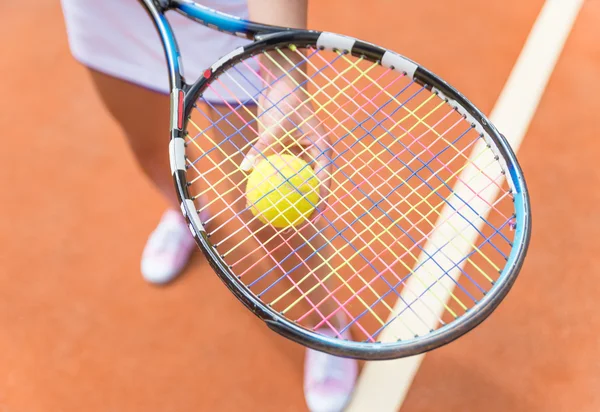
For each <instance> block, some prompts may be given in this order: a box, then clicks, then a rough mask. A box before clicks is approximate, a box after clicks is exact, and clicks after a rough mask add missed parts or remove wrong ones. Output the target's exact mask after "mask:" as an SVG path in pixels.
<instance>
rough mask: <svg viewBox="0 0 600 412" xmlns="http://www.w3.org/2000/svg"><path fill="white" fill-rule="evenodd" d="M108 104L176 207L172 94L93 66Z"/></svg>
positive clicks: (141, 161) (147, 169)
mask: <svg viewBox="0 0 600 412" xmlns="http://www.w3.org/2000/svg"><path fill="white" fill-rule="evenodd" d="M90 74H91V77H92V81H93V83H94V86H95V87H96V90H97V92H98V94H99V96H100V98H101V99H102V101H103V103H104V105H105V106H106V108H107V109H108V111H109V112H110V114H111V115H112V116H113V117H114V118H115V120H116V121H117V122H118V123H119V124H120V126H121V127H122V129H123V131H124V132H125V136H126V138H127V142H128V143H129V146H130V147H131V150H132V151H133V154H134V156H135V159H136V161H137V163H138V165H139V166H140V167H141V168H142V170H143V172H144V173H145V175H146V176H147V177H148V178H149V179H150V180H151V181H152V182H153V183H154V185H155V186H156V187H157V189H158V190H159V191H160V193H161V194H162V195H163V196H164V197H165V198H166V199H167V201H168V202H169V204H170V205H171V206H173V207H178V202H177V196H176V194H175V189H174V187H173V180H172V179H171V171H170V166H169V154H168V153H169V152H168V150H167V147H168V144H169V97H168V96H167V95H163V94H160V93H157V92H153V91H150V90H147V89H145V88H143V87H140V86H136V85H134V84H131V83H128V82H126V81H124V80H120V79H117V78H115V77H112V76H108V75H105V74H103V73H100V72H98V71H95V70H92V69H90Z"/></svg>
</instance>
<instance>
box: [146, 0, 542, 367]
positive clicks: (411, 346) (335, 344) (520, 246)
mask: <svg viewBox="0 0 600 412" xmlns="http://www.w3.org/2000/svg"><path fill="white" fill-rule="evenodd" d="M139 1H140V2H141V3H142V4H143V5H144V6H145V8H146V10H147V11H148V13H149V15H150V17H151V18H152V21H153V22H154V25H155V26H156V29H157V31H158V33H159V35H160V37H161V41H162V44H163V49H164V52H165V55H166V59H167V65H168V69H169V83H170V86H171V90H172V92H171V128H170V143H169V154H170V160H171V170H172V173H173V179H174V182H175V187H176V189H177V195H178V198H179V201H180V202H181V211H182V213H183V214H184V216H185V218H186V221H187V222H188V224H189V227H190V231H191V232H192V234H193V235H194V238H195V240H196V243H197V244H198V246H199V247H200V249H201V250H202V252H203V253H204V255H205V256H206V258H207V260H208V262H209V263H210V265H211V267H212V268H213V269H214V271H215V272H216V274H217V275H218V276H219V278H220V279H221V280H222V281H223V283H224V284H225V285H226V286H227V288H228V289H229V290H230V291H231V292H232V293H233V294H234V296H236V297H237V299H238V300H240V301H241V302H242V303H243V304H244V305H245V306H246V307H247V308H248V309H249V310H250V311H252V312H253V313H254V314H255V315H256V316H258V317H259V318H260V319H262V320H263V321H264V322H265V323H266V324H267V326H268V327H269V328H271V329H272V330H273V331H275V332H277V333H278V334H280V335H282V336H284V337H286V338H288V339H291V340H293V341H295V342H297V343H299V344H301V345H304V346H306V347H310V348H313V349H316V350H319V351H323V352H327V353H330V354H333V355H336V356H342V357H349V358H356V359H363V360H387V359H396V358H402V357H406V356H413V355H417V354H420V353H424V352H427V351H430V350H432V349H436V348H439V347H441V346H444V345H446V344H448V343H450V342H452V341H454V340H456V339H457V338H459V337H461V336H463V335H464V334H465V333H467V332H469V331H470V330H472V329H473V328H475V327H476V326H477V325H479V324H480V323H481V322H483V321H484V320H485V319H486V318H488V316H489V315H490V314H491V313H492V312H493V311H494V310H495V308H496V307H497V306H498V305H499V304H500V303H501V302H502V300H503V299H504V298H505V296H506V295H507V293H508V292H509V291H510V289H511V287H512V286H513V284H514V282H515V280H516V278H517V276H518V273H519V271H520V270H521V267H522V264H523V261H524V259H525V256H526V253H527V249H528V246H529V241H530V237H531V210H530V205H529V196H528V190H527V186H526V183H525V179H524V176H523V172H522V170H521V168H520V166H519V163H518V161H517V158H516V155H515V154H514V152H513V151H512V149H511V147H510V145H509V144H508V142H507V140H506V139H505V138H504V136H503V135H501V134H500V133H499V131H498V130H497V129H496V127H495V126H494V125H493V124H492V123H491V122H490V121H489V120H488V119H487V117H486V116H485V115H484V114H483V113H482V112H481V111H479V110H478V109H477V108H476V107H475V106H474V105H473V104H472V103H471V102H470V101H469V100H468V99H467V98H466V97H464V96H463V95H462V94H461V93H460V92H458V91H457V90H456V89H454V88H453V87H452V86H451V85H449V84H448V83H446V82H445V81H444V80H442V79H441V78H439V77H438V76H437V75H435V74H434V73H432V72H431V71H429V70H427V69H425V68H423V67H422V66H420V65H418V64H417V63H415V62H413V61H412V60H410V59H408V58H406V57H404V56H402V55H399V54H397V53H394V52H391V51H389V50H386V49H383V48H381V47H379V46H376V45H373V44H371V43H368V42H364V41H361V40H357V39H354V38H351V37H347V36H342V35H339V34H334V33H328V32H320V31H315V30H296V29H290V28H283V27H276V26H270V25H263V24H258V23H254V22H249V21H246V20H243V19H239V18H237V17H234V16H230V15H227V14H224V13H221V12H217V11H215V10H212V9H210V8H208V7H205V6H201V5H199V4H197V3H195V2H193V1H190V0H172V1H167V0H162V1H161V0H139ZM167 10H175V11H177V12H178V13H180V14H182V15H184V16H186V17H188V18H190V19H192V20H194V21H196V22H198V23H200V24H203V25H205V26H207V27H211V28H213V29H215V30H218V31H221V32H226V33H229V34H232V35H236V36H238V37H244V38H247V39H250V40H254V42H252V43H250V44H248V45H245V46H242V47H239V48H237V49H235V50H233V51H231V52H230V53H228V54H227V55H225V56H223V57H222V58H221V59H219V60H218V61H217V62H215V63H214V64H213V65H212V66H211V67H210V68H208V69H207V70H206V72H205V73H204V76H202V77H201V78H200V79H198V80H197V81H196V82H194V83H193V84H192V85H189V84H188V83H187V82H186V81H185V79H184V76H183V73H182V65H181V58H180V54H179V48H178V46H177V41H176V39H175V36H174V34H173V31H172V29H171V26H170V24H169V22H168V21H167V19H166V17H165V15H164V13H165V12H166V11H167ZM292 43H293V44H294V45H296V46H297V47H305V46H312V47H317V48H321V49H330V50H334V51H344V52H347V53H349V54H351V55H353V56H355V57H362V58H364V59H366V60H369V61H372V62H379V63H381V64H382V65H386V66H387V67H390V68H392V69H394V70H397V71H400V72H402V73H404V74H406V75H407V76H410V77H412V78H413V79H414V80H415V81H416V82H417V83H419V84H421V85H422V86H424V87H426V88H427V89H428V90H430V91H431V92H434V93H437V94H438V95H439V96H440V97H441V98H443V99H445V100H446V101H447V102H448V103H449V104H451V105H452V106H454V108H455V110H456V111H457V112H459V113H460V114H461V115H463V116H464V117H465V118H466V119H467V120H469V121H471V122H472V124H473V125H475V126H476V128H477V130H478V131H479V132H480V133H481V134H482V135H483V137H484V138H485V140H486V141H487V143H488V145H490V148H491V149H492V150H493V151H494V153H495V154H496V156H498V159H500V160H501V164H502V166H503V170H504V172H505V175H506V179H507V181H508V184H509V187H510V188H511V190H512V194H513V201H514V204H515V221H516V222H517V224H516V227H515V236H514V240H513V247H512V249H511V252H510V254H509V256H508V260H507V263H506V265H505V267H504V269H503V270H502V272H501V274H500V277H499V279H498V281H496V282H495V283H494V285H493V286H492V288H491V289H490V291H489V292H487V294H486V295H485V296H484V297H483V298H482V299H481V300H480V301H479V302H477V310H472V309H471V310H469V311H467V312H466V313H465V314H464V315H462V316H461V317H460V318H458V319H457V321H453V322H451V323H448V324H445V325H443V326H441V327H439V328H438V329H436V330H434V331H432V332H430V333H429V334H428V335H427V336H425V337H416V338H414V339H410V340H402V341H397V342H385V343H382V342H376V343H365V342H354V341H348V340H342V339H338V338H331V337H327V336H324V335H321V334H318V333H316V332H313V331H310V330H308V329H306V328H304V327H301V326H299V325H298V324H296V323H294V322H292V321H290V320H288V319H286V318H284V317H283V316H281V315H280V314H279V313H278V312H277V311H275V310H274V309H273V308H271V307H270V306H269V305H267V304H265V303H263V302H262V301H260V300H259V299H258V298H257V297H256V296H254V294H253V293H252V292H251V291H250V290H249V289H248V288H247V286H246V285H245V284H243V283H242V282H241V281H240V280H239V279H238V277H237V276H236V275H235V274H234V273H233V272H232V271H231V269H230V267H229V266H228V264H227V263H226V262H225V261H224V260H223V258H222V257H221V256H220V255H219V254H218V253H217V252H216V250H215V249H214V248H213V247H212V243H211V242H210V240H209V238H208V234H207V233H206V231H205V229H204V227H203V225H202V222H201V221H200V217H199V215H198V211H197V210H196V207H195V204H194V202H193V200H191V195H190V193H189V192H188V190H187V186H188V182H187V179H186V176H185V148H184V135H185V130H186V124H187V116H188V114H189V113H190V112H191V110H192V107H193V105H194V103H195V102H196V101H197V99H198V98H199V97H200V96H201V94H202V92H203V91H204V90H205V89H206V87H207V86H208V85H209V84H210V81H211V79H214V78H215V77H218V76H219V75H220V74H221V73H222V72H223V71H224V70H226V69H227V68H228V67H230V66H232V65H234V64H236V63H237V62H239V61H241V60H243V59H245V58H247V57H248V56H250V55H254V54H257V53H260V52H262V51H265V50H271V49H274V48H275V47H284V46H286V45H288V44H292Z"/></svg>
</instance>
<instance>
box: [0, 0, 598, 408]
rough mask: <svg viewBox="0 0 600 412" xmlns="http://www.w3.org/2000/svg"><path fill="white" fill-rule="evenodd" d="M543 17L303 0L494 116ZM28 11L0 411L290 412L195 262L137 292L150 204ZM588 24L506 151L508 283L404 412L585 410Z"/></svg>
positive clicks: (7, 54) (594, 35) (266, 335)
mask: <svg viewBox="0 0 600 412" xmlns="http://www.w3.org/2000/svg"><path fill="white" fill-rule="evenodd" d="M542 3H543V2H542V1H541V0H528V1H522V0H506V1H480V0H461V1H460V2H441V1H439V0H420V1H400V0H373V1H364V0H360V1H359V0H328V1H318V2H317V1H313V2H312V4H311V8H310V26H311V28H316V29H327V30H330V31H337V32H341V33H347V34H352V35H354V36H356V37H359V38H363V39H365V40H368V41H371V42H375V43H379V44H381V45H383V46H386V47H389V48H392V49H394V50H397V51H398V52H400V53H402V54H405V55H407V56H408V57H410V58H412V59H413V60H416V61H418V62H419V63H421V64H423V65H425V66H426V67H428V68H430V69H431V70H433V71H434V72H436V73H438V74H440V75H441V76H443V77H444V78H446V79H447V80H448V81H450V82H451V83H453V84H454V85H455V86H456V87H457V88H458V89H460V90H462V91H463V92H464V93H465V94H466V95H467V96H468V97H469V99H471V100H472V101H473V102H474V103H475V104H476V105H478V106H480V107H481V109H482V110H483V111H484V112H486V113H488V114H489V112H490V110H491V108H492V107H493V105H494V102H495V100H496V98H497V96H498V94H499V92H500V90H501V89H502V87H503V85H504V81H505V80H506V78H507V76H508V74H509V72H510V70H511V68H512V66H513V64H514V62H515V60H516V58H517V56H518V54H519V52H520V50H521V47H522V45H523V42H524V41H525V39H526V37H527V35H528V33H529V30H530V28H531V26H532V24H533V22H534V20H535V18H536V16H537V13H538V12H539V10H540V8H541V6H542ZM34 4H35V7H31V6H27V7H23V4H21V3H19V2H14V1H12V2H9V1H4V2H0V16H2V25H0V37H1V38H2V39H3V40H2V47H1V49H0V50H2V53H1V57H0V79H1V80H0V95H1V98H0V131H1V133H2V147H1V149H0V188H1V191H0V196H1V206H0V209H1V210H2V213H0V411H2V412H51V411H61V412H80V411H86V412H108V411H111V412H112V411H115V412H120V411H144V412H167V411H168V412H170V411H173V412H187V411H274V412H275V411H276V412H283V411H305V410H306V406H305V403H304V399H303V394H302V360H303V349H302V348H301V347H300V346H298V345H296V344H293V343H291V342H288V341H287V340H284V339H283V338H280V337H278V336H276V335H275V334H273V333H272V332H270V331H269V330H268V329H267V328H266V327H264V326H263V325H262V323H260V322H259V321H258V320H257V319H256V318H255V317H254V316H253V315H251V314H250V313H249V312H248V311H247V310H246V309H244V307H243V306H242V305H241V304H240V303H239V302H238V301H237V300H235V299H234V298H233V297H232V296H231V295H230V293H229V292H228V291H227V289H226V288H225V287H224V286H223V285H222V284H221V282H220V281H219V280H218V279H217V277H216V276H215V275H214V274H213V273H212V271H211V269H210V268H209V266H208V265H207V264H206V262H205V261H204V259H203V258H202V256H201V255H200V254H199V253H198V254H196V255H195V256H194V258H193V261H192V263H191V265H190V267H189V269H188V270H187V272H186V273H185V274H184V275H183V276H182V277H181V278H180V279H178V280H177V281H176V282H175V283H173V284H172V285H170V286H168V287H163V288H156V287H152V286H149V285H147V284H146V283H145V282H144V281H143V280H142V278H141V276H140V274H139V257H140V253H141V251H142V248H143V246H144V242H145V241H146V238H147V235H148V234H149V232H150V231H151V230H152V229H153V227H154V225H155V224H156V222H157V220H158V219H159V217H160V215H161V213H162V211H163V209H164V208H165V202H164V201H163V200H162V199H161V198H160V197H159V195H158V193H157V192H156V191H155V190H154V189H153V188H152V187H151V185H150V184H149V183H148V182H147V181H146V180H145V179H144V178H143V176H142V174H141V172H140V171H139V170H138V168H137V166H136V165H135V163H134V161H133V158H132V156H131V154H130V152H129V151H128V147H127V146H126V143H125V141H124V139H123V136H122V133H121V131H120V130H119V129H118V127H117V125H116V124H115V123H114V122H113V121H112V120H111V118H110V117H109V116H108V115H107V114H106V112H105V111H104V110H103V108H102V106H101V105H100V102H99V100H98V98H97V97H96V96H95V94H94V92H93V89H92V85H91V83H90V80H89V78H88V76H87V74H86V72H85V70H84V69H83V68H82V67H81V66H80V65H79V64H78V63H76V62H75V61H74V59H73V58H72V57H71V55H70V53H69V50H68V46H67V39H66V35H65V29H64V23H63V20H62V14H61V10H60V6H59V2H57V1H50V0H38V1H36V2H34ZM458 4H460V6H458ZM365 21H368V22H371V23H367V24H365ZM599 26H600V2H598V1H595V0H588V1H587V2H586V3H585V4H584V6H583V8H582V11H581V14H580V15H579V17H578V19H577V21H576V23H575V26H574V28H573V31H572V33H571V35H570V37H569V39H568V41H567V43H566V46H565V50H564V52H563V53H562V55H561V57H560V60H559V62H558V64H557V66H556V69H555V71H554V73H553V75H552V77H551V79H550V82H549V84H548V88H547V90H546V92H545V94H544V96H543V99H542V101H541V104H540V107H539V110H538V112H537V114H536V115H535V117H534V119H533V122H532V124H531V127H530V129H529V131H528V133H527V136H526V138H525V141H524V143H523V145H522V146H521V149H520V151H519V158H520V161H521V163H522V166H523V169H524V171H525V173H526V175H527V177H528V183H529V188H530V192H531V202H532V207H533V217H534V219H533V223H534V231H533V235H532V241H531V246H530V251H529V256H528V260H527V261H526V264H525V266H524V268H523V272H522V275H521V277H520V278H519V280H518V281H517V283H516V285H515V287H514V289H513V290H512V292H511V293H510V294H509V296H508V298H507V299H506V301H505V303H504V304H503V305H501V306H500V308H499V309H498V311H497V312H496V313H494V314H493V315H492V316H491V317H490V319H488V320H487V321H486V322H485V323H484V324H483V325H482V326H481V327H479V328H477V329H476V330H474V331H473V332H471V333H469V334H468V335H467V336H466V337H464V338H462V339H460V340H459V341H457V342H455V343H453V344H451V345H449V346H447V347H444V348H442V349H439V350H437V351H435V352H432V353H430V354H429V355H428V356H427V357H426V358H425V361H424V363H423V365H422V367H421V369H420V370H419V372H418V374H417V376H416V378H415V381H414V384H413V386H412V388H411V390H410V392H409V394H408V397H407V399H406V402H405V403H404V406H403V408H402V411H407V412H417V411H444V412H450V411H487V412H501V411H502V412H504V411H524V412H525V411H527V412H533V411H540V412H541V411H544V412H554V411H575V410H576V411H586V412H588V411H589V412H594V411H598V410H600V391H599V390H598V388H600V363H599V361H598V359H599V350H600V341H599V338H598V336H599V333H600V332H599V331H600V309H599V308H600V306H599V304H598V299H599V298H598V297H599V296H600V279H599V275H600V253H599V252H600V247H599V243H598V239H600V213H599V212H598V205H599V204H600V172H598V161H599V159H600V140H599V129H598V119H597V116H598V109H599V106H598V103H597V99H596V97H597V96H598V95H600V86H599V85H600V83H599V82H598V75H599V73H600V42H599V41H598V39H599V37H598V27H599ZM166 155H167V152H166V151H165V156H166ZM123 176H129V177H131V180H129V182H130V183H127V181H126V180H123V179H122V177H123Z"/></svg>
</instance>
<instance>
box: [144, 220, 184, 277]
mask: <svg viewBox="0 0 600 412" xmlns="http://www.w3.org/2000/svg"><path fill="white" fill-rule="evenodd" d="M195 247H196V243H195V241H194V238H193V236H192V234H191V233H190V229H189V228H188V225H187V223H186V221H185V218H184V217H183V216H182V215H181V213H180V212H179V211H177V210H172V209H169V210H167V211H166V212H165V213H164V214H163V216H162V218H161V220H160V223H159V224H158V226H157V227H156V229H154V231H153V232H152V233H151V234H150V237H149V238H148V242H147V243H146V247H145V248H144V252H143V253H142V262H141V270H142V276H143V277H144V279H146V280H147V281H148V282H150V283H155V284H164V283H167V282H170V281H171V280H173V279H174V278H175V277H177V275H179V274H180V273H181V271H182V270H183V269H184V268H185V266H186V265H187V263H188V261H189V259H190V256H191V255H192V252H193V251H194V249H195Z"/></svg>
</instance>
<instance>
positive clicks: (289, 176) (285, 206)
mask: <svg viewBox="0 0 600 412" xmlns="http://www.w3.org/2000/svg"><path fill="white" fill-rule="evenodd" d="M318 188H319V180H318V179H317V176H316V175H315V172H314V170H313V168H312V167H310V165H308V164H307V163H306V162H305V161H304V160H302V159H301V158H299V157H296V156H292V155H286V154H275V155H271V156H268V157H267V158H266V159H264V158H263V160H262V161H260V162H259V163H258V164H257V165H255V166H254V169H253V170H252V172H251V173H250V175H249V176H248V182H247V184H246V203H247V206H248V207H249V208H250V210H251V211H252V213H253V214H254V216H256V217H258V219H259V220H260V221H261V222H263V223H265V224H271V225H273V226H275V227H277V228H284V227H290V226H296V225H298V224H299V223H301V222H303V221H304V220H305V219H306V218H308V217H309V216H310V214H311V213H312V212H313V210H314V209H315V206H316V205H317V202H318V201H319V193H318Z"/></svg>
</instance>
